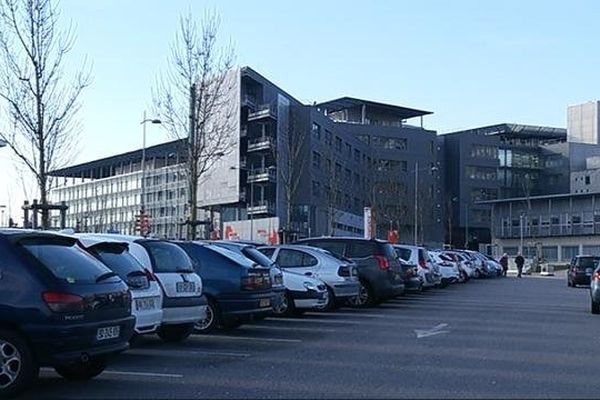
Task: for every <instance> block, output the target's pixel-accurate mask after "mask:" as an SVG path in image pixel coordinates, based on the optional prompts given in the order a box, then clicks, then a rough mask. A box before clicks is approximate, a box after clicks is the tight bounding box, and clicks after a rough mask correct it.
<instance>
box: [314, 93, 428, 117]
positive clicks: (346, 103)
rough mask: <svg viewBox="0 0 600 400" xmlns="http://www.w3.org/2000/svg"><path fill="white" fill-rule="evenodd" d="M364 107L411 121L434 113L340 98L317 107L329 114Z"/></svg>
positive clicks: (351, 98) (353, 98)
mask: <svg viewBox="0 0 600 400" xmlns="http://www.w3.org/2000/svg"><path fill="white" fill-rule="evenodd" d="M363 105H364V106H366V107H369V108H371V109H379V110H381V111H385V112H387V113H390V114H393V115H395V116H396V117H398V118H400V119H410V118H415V117H421V116H423V115H430V114H433V112H431V111H424V110H417V109H415V108H408V107H402V106H396V105H393V104H387V103H379V102H376V101H371V100H364V99H357V98H355V97H340V98H338V99H334V100H329V101H326V102H323V103H319V104H317V105H316V106H317V107H318V108H322V109H325V110H327V111H328V112H335V111H340V110H344V109H348V108H354V107H358V106H363Z"/></svg>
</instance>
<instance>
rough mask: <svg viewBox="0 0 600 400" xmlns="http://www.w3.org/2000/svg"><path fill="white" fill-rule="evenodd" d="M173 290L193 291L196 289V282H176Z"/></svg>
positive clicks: (178, 291)
mask: <svg viewBox="0 0 600 400" xmlns="http://www.w3.org/2000/svg"><path fill="white" fill-rule="evenodd" d="M175 290H176V291H177V293H194V292H195V291H196V282H177V283H176V284H175Z"/></svg>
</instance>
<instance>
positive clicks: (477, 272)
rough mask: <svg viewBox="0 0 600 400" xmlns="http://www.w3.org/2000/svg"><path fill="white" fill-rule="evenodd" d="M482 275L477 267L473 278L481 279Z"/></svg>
mask: <svg viewBox="0 0 600 400" xmlns="http://www.w3.org/2000/svg"><path fill="white" fill-rule="evenodd" d="M480 277H481V274H480V273H479V270H478V269H476V270H475V272H474V273H473V278H475V279H479V278H480Z"/></svg>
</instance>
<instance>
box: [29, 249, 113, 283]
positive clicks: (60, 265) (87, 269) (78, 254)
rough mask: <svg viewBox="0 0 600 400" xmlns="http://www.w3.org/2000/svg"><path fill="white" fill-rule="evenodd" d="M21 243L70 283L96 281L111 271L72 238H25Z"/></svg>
mask: <svg viewBox="0 0 600 400" xmlns="http://www.w3.org/2000/svg"><path fill="white" fill-rule="evenodd" d="M19 245H20V246H22V248H24V249H25V250H26V252H27V254H28V255H29V256H31V257H33V258H34V259H35V260H36V261H37V262H39V263H40V264H41V265H43V266H44V267H45V268H46V269H47V270H48V271H50V272H51V273H52V274H53V275H54V276H55V277H56V278H58V279H62V280H65V281H67V282H68V283H90V282H96V278H98V277H99V276H101V275H103V274H106V273H109V272H111V270H110V269H109V268H108V267H106V266H105V265H104V264H102V263H101V262H100V261H98V260H97V259H95V258H94V257H93V256H92V255H91V254H89V253H88V252H87V251H85V250H83V249H82V248H81V247H79V246H78V245H76V244H75V241H72V240H61V239H58V238H57V239H53V238H25V239H21V240H20V241H19ZM113 279H119V278H113Z"/></svg>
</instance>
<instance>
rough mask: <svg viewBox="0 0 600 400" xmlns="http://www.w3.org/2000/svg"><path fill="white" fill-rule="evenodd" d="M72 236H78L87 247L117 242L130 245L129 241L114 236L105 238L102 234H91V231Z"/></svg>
mask: <svg viewBox="0 0 600 400" xmlns="http://www.w3.org/2000/svg"><path fill="white" fill-rule="evenodd" d="M72 236H73V237H75V238H77V240H79V243H81V244H82V245H83V247H86V248H89V247H92V246H95V245H97V244H100V243H115V244H121V245H124V246H127V247H129V242H126V241H123V240H117V239H113V238H105V237H101V236H96V235H91V234H89V233H76V234H74V235H72Z"/></svg>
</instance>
